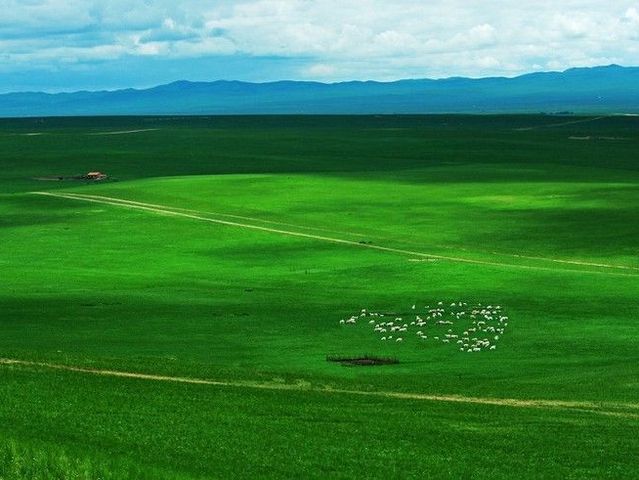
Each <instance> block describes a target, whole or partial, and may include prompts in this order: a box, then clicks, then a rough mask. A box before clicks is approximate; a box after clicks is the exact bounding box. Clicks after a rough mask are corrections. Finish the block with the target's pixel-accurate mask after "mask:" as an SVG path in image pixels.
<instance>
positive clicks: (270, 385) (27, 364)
mask: <svg viewBox="0 0 639 480" xmlns="http://www.w3.org/2000/svg"><path fill="white" fill-rule="evenodd" d="M0 365H3V366H6V367H22V368H39V369H53V370H63V371H67V372H75V373H83V374H90V375H99V376H105V377H119V378H130V379H137V380H148V381H156V382H173V383H186V384H193V385H210V386H216V387H230V388H252V389H258V390H279V391H296V392H312V393H324V394H341V395H360V396H368V397H382V398H392V399H398V400H416V401H429V402H447V403H468V404H480V405H494V406H500V407H512V408H537V409H548V410H564V411H575V412H585V413H592V414H598V415H607V416H615V417H621V418H627V419H639V404H634V403H598V402H574V401H564V400H543V399H516V398H494V397H493V398H491V397H468V396H463V395H433V394H424V393H409V392H389V391H375V390H351V389H343V388H330V387H313V386H309V385H308V384H291V383H275V382H250V381H236V382H233V381H224V380H206V379H201V378H189V377H172V376H167V375H152V374H147V373H134V372H123V371H119V370H101V369H94V368H85V367H74V366H71V365H61V364H55V363H47V362H31V361H27V360H17V359H12V358H0Z"/></svg>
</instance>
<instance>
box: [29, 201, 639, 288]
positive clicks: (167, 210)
mask: <svg viewBox="0 0 639 480" xmlns="http://www.w3.org/2000/svg"><path fill="white" fill-rule="evenodd" d="M30 193H32V194H34V195H44V196H49V197H57V198H66V199H69V200H77V201H83V202H91V203H100V204H106V205H114V206H118V207H124V208H130V209H134V210H142V211H148V212H154V213H159V214H163V215H170V216H176V217H184V218H191V219H194V220H201V221H204V222H210V223H217V224H220V225H227V226H232V227H239V228H246V229H251V230H258V231H263V232H269V233H277V234H280V235H287V236H292V237H301V238H309V239H313V240H321V241H324V242H330V243H337V244H342V245H351V246H354V247H360V248H368V249H371V250H378V251H383V252H391V253H399V254H403V255H408V256H411V257H420V258H427V259H435V260H445V261H451V262H459V263H470V264H476V265H487V266H496V267H507V268H518V269H525V270H541V271H551V272H556V271H563V272H579V273H593V274H602V275H615V276H633V277H639V274H630V273H621V272H610V271H598V270H570V269H563V268H551V267H540V266H533V265H518V264H512V263H504V262H496V261H488V260H476V259H470V258H462V257H454V256H448V255H438V254H433V253H426V252H417V251H413V250H405V249H401V248H392V247H384V246H381V245H374V244H369V243H360V242H358V241H354V240H346V239H343V238H335V237H327V236H323V235H313V234H310V233H303V232H294V231H290V230H283V229H278V228H270V227H264V226H260V225H252V224H248V223H239V222H232V221H229V220H220V219H217V218H209V217H205V216H202V215H201V214H194V213H186V212H184V211H176V209H174V208H173V207H168V206H164V205H154V204H145V203H142V202H133V201H131V200H123V199H120V198H114V197H106V196H100V195H84V194H77V193H53V192H30ZM591 266H593V265H591ZM597 266H598V267H601V268H618V266H616V265H603V264H601V265H597ZM629 268H632V267H629Z"/></svg>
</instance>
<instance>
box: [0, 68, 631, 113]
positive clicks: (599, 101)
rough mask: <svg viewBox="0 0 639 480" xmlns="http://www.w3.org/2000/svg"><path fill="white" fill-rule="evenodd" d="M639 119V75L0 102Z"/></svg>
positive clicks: (590, 71) (225, 85)
mask: <svg viewBox="0 0 639 480" xmlns="http://www.w3.org/2000/svg"><path fill="white" fill-rule="evenodd" d="M537 112H546V113H559V112H562V113H568V112H570V113H639V67H621V66H618V65H610V66H606V67H593V68H573V69H570V70H566V71H565V72H543V73H531V74H527V75H522V76H519V77H515V78H504V77H492V78H481V79H470V78H461V77H453V78H447V79H441V80H428V79H423V80H399V81H395V82H373V81H367V82H360V81H353V82H340V83H320V82H301V81H279V82H269V83H247V82H239V81H226V80H220V81H214V82H188V81H178V82H174V83H170V84H167V85H161V86H158V87H154V88H149V89H144V90H136V89H125V90H115V91H96V92H87V91H81V92H73V93H56V94H49V93H42V92H24V93H8V94H3V95H0V116H2V117H33V116H71V115H203V114H394V113H397V114H420V113H479V114H481V113H537Z"/></svg>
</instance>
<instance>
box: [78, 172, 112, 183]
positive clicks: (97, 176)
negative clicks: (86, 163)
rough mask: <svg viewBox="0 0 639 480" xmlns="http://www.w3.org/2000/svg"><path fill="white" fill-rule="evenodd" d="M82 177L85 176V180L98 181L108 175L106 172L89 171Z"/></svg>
mask: <svg viewBox="0 0 639 480" xmlns="http://www.w3.org/2000/svg"><path fill="white" fill-rule="evenodd" d="M84 178H86V179H87V180H93V181H99V180H106V179H107V178H108V177H107V174H106V173H102V172H89V173H87V174H86V175H85V176H84Z"/></svg>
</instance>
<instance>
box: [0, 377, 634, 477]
mask: <svg viewBox="0 0 639 480" xmlns="http://www.w3.org/2000/svg"><path fill="white" fill-rule="evenodd" d="M0 375H2V377H1V378H2V382H1V383H0V399H1V400H2V404H3V405H4V408H3V409H2V414H1V415H0V418H1V419H2V422H1V425H2V426H1V427H0V432H2V433H3V434H7V433H9V434H10V435H11V436H12V437H13V438H15V439H16V441H17V442H18V444H20V445H26V446H29V445H32V444H35V445H38V446H39V451H48V450H53V451H54V452H55V451H57V450H58V449H59V447H58V446H57V445H59V444H60V443H62V444H64V445H65V448H66V451H65V453H64V454H65V455H67V456H69V457H74V456H77V457H78V458H87V457H89V458H97V459H101V460H98V461H102V462H103V465H106V466H107V467H104V468H111V469H112V470H111V471H113V470H115V473H116V474H117V473H118V472H123V473H125V474H128V472H129V471H130V470H127V468H133V467H131V465H134V466H136V467H137V468H138V469H140V470H141V471H146V472H147V475H148V472H149V471H151V472H153V471H162V470H164V471H166V472H169V475H170V472H180V475H181V476H180V475H178V474H174V475H175V476H174V477H172V478H291V477H295V478H358V477H360V476H361V475H362V472H366V476H367V477H374V478H416V477H419V478H433V479H434V478H451V479H452V478H512V476H513V474H514V473H515V472H516V476H517V477H518V478H557V479H559V478H562V479H564V478H573V479H580V478H584V477H588V476H590V475H591V474H592V472H595V471H596V472H597V474H598V475H597V477H598V478H614V479H621V478H634V477H635V475H634V474H635V473H636V472H635V471H634V468H635V466H636V465H635V459H634V458H633V457H631V456H629V455H628V454H627V452H628V451H629V449H632V448H633V447H634V445H635V444H634V441H635V440H634V438H633V436H632V434H631V433H632V430H633V429H636V428H637V420H630V421H629V420H627V419H619V418H616V417H603V416H601V417H600V416H597V415H593V414H591V413H582V412H563V411H554V410H553V411H550V412H547V411H543V410H537V409H521V408H512V407H506V408H504V407H495V406H485V405H463V404H462V405H456V404H448V403H432V402H424V401H409V400H394V399H385V398H364V397H357V396H350V395H343V394H326V393H317V392H312V391H300V392H286V393H284V394H283V393H282V392H277V391H262V390H253V389H234V388H220V387H209V386H200V385H173V384H167V383H161V382H147V381H139V380H125V379H108V378H97V377H94V376H88V377H82V378H78V376H77V374H73V373H59V372H47V374H45V375H43V373H42V372H33V371H28V370H24V369H19V370H15V371H14V370H11V369H6V368H5V369H3V370H2V372H1V373H0ZM282 395H285V399H286V400H285V401H283V399H282ZM8 412H10V413H8ZM8 425H11V429H10V431H9V432H7V430H8V428H7V426H8ZM79 442H82V443H81V444H79ZM27 448H28V447H27ZM105 452H109V455H110V460H109V462H106V461H104V460H103V459H104V453H105ZM0 468H2V467H0ZM5 468H6V467H5ZM0 471H1V470H0ZM107 471H109V470H107ZM134 471H135V470H134ZM169 475H167V478H168V477H169ZM80 478H85V477H82V476H80ZM103 478H104V477H103ZM135 478H139V477H135Z"/></svg>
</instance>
